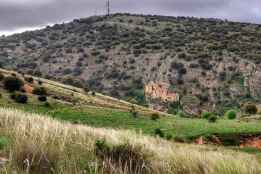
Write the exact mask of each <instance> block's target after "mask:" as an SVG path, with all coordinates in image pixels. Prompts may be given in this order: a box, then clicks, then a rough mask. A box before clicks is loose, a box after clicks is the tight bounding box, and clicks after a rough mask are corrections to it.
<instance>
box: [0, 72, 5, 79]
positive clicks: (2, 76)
mask: <svg viewBox="0 0 261 174" xmlns="http://www.w3.org/2000/svg"><path fill="white" fill-rule="evenodd" d="M4 78H5V76H4V75H3V74H2V73H0V81H2V80H3V79H4Z"/></svg>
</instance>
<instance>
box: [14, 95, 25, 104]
mask: <svg viewBox="0 0 261 174" xmlns="http://www.w3.org/2000/svg"><path fill="white" fill-rule="evenodd" d="M10 97H11V99H13V100H14V101H15V102H17V103H22V104H25V103H27V101H28V97H27V95H24V94H20V93H13V94H11V96H10Z"/></svg>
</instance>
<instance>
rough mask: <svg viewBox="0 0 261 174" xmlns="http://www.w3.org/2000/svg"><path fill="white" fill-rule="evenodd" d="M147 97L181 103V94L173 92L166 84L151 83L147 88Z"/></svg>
mask: <svg viewBox="0 0 261 174" xmlns="http://www.w3.org/2000/svg"><path fill="white" fill-rule="evenodd" d="M145 95H146V96H147V97H149V98H151V99H159V100H161V101H163V102H177V101H179V94H177V93H174V92H171V91H170V90H169V85H168V84H166V83H154V82H150V83H149V84H147V85H146V86H145Z"/></svg>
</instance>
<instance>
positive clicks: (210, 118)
mask: <svg viewBox="0 0 261 174" xmlns="http://www.w3.org/2000/svg"><path fill="white" fill-rule="evenodd" d="M217 119H218V118H217V116H216V115H211V116H210V117H209V118H208V121H209V122H210V123H215V122H216V121H217Z"/></svg>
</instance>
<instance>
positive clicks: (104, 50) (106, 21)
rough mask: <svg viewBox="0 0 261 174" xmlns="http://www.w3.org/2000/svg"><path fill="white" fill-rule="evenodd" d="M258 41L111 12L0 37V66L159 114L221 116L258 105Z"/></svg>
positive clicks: (187, 22)
mask: <svg viewBox="0 0 261 174" xmlns="http://www.w3.org/2000/svg"><path fill="white" fill-rule="evenodd" d="M260 37H261V26H260V25H255V24H245V23H234V22H228V21H221V20H217V19H197V18H183V17H178V18H175V17H163V16H141V15H128V14H115V15H112V16H110V17H104V16H100V17H90V18H86V19H80V20H74V21H73V22H70V23H66V24H57V25H54V26H52V27H47V28H46V29H43V30H38V31H33V32H26V33H22V34H17V35H13V36H9V37H2V38H1V39H0V58H1V59H0V60H1V65H2V67H4V68H8V69H15V70H19V71H21V72H24V73H29V74H34V75H36V76H43V77H45V78H50V79H55V80H59V81H63V82H64V83H67V84H73V85H76V86H84V87H87V88H89V89H92V90H93V89H94V90H96V91H99V92H102V93H104V94H108V95H111V96H114V97H118V98H122V99H125V100H129V101H131V102H134V103H138V104H143V105H150V106H151V107H154V108H155V109H158V110H163V111H166V110H169V111H170V112H176V110H177V108H183V109H184V110H186V111H188V112H190V113H195V114H197V113H200V112H201V110H204V109H206V110H218V111H221V112H222V111H223V110H224V109H225V108H226V107H239V106H240V104H241V102H244V101H246V100H247V101H249V100H254V101H260V96H261V88H260V87H261V66H260V62H261V52H260V48H261V43H260V40H259V38H260ZM152 82H153V83H152ZM144 93H145V94H144ZM177 101H179V102H178V105H180V106H177V105H173V104H172V105H169V104H168V103H173V102H177Z"/></svg>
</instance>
